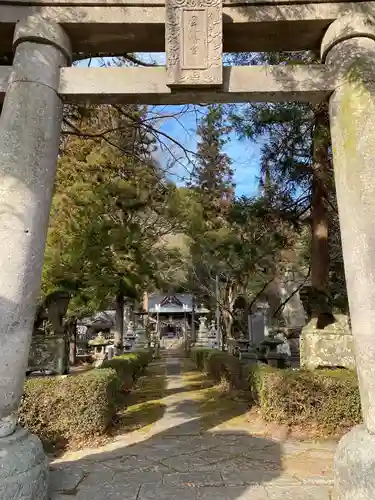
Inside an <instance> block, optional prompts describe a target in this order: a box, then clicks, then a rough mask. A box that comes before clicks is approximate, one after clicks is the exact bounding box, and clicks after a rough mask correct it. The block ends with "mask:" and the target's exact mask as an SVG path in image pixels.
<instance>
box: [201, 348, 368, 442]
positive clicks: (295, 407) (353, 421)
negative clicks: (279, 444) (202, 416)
mask: <svg viewBox="0 0 375 500" xmlns="http://www.w3.org/2000/svg"><path fill="white" fill-rule="evenodd" d="M191 358H192V359H193V361H194V362H195V363H196V365H197V368H198V369H199V370H202V371H205V372H206V373H207V375H208V376H209V377H210V378H212V379H213V380H215V381H216V382H218V381H220V380H221V378H222V377H225V378H226V379H227V380H228V381H230V382H231V383H232V385H234V386H235V387H242V388H244V389H248V390H249V393H250V394H251V397H252V399H253V401H255V402H256V403H257V405H258V406H259V408H260V411H261V414H262V417H263V418H264V420H266V421H268V422H271V421H272V422H278V423H281V424H287V425H289V426H296V425H299V426H306V425H310V426H311V425H313V426H317V427H318V428H320V429H322V430H324V431H326V432H329V433H335V432H341V431H344V430H347V429H348V428H351V427H353V426H354V425H357V424H359V423H361V421H362V416H361V401H360V396H359V390H358V382H357V377H356V374H355V372H352V371H349V370H342V369H341V370H316V371H314V372H310V371H304V370H291V369H290V370H279V369H276V368H272V367H270V366H268V365H258V366H256V367H249V368H247V367H246V368H247V370H243V369H242V368H244V367H243V366H242V364H241V362H240V360H239V359H238V358H237V357H235V356H232V355H230V354H228V353H224V352H219V351H216V350H214V349H198V348H197V349H192V351H191ZM241 367H242V368H241ZM246 371H247V373H248V374H249V375H248V379H247V380H246V377H243V376H241V373H244V372H246ZM244 378H245V380H244Z"/></svg>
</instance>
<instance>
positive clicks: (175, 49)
mask: <svg viewBox="0 0 375 500" xmlns="http://www.w3.org/2000/svg"><path fill="white" fill-rule="evenodd" d="M166 17H167V18H166V27H165V30H166V36H165V41H166V48H165V50H166V54H167V76H168V85H169V86H170V87H174V86H176V87H184V86H185V87H202V86H210V87H218V86H220V85H221V84H222V81H223V80H222V52H223V49H222V3H221V0H167V3H166Z"/></svg>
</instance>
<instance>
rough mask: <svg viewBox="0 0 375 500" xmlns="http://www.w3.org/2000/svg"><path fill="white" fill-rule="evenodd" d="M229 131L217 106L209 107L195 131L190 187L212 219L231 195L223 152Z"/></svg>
mask: <svg viewBox="0 0 375 500" xmlns="http://www.w3.org/2000/svg"><path fill="white" fill-rule="evenodd" d="M229 131H230V129H229V127H228V125H227V124H226V123H225V116H224V112H223V107H222V106H220V105H211V106H209V107H208V109H207V113H206V114H205V116H204V117H203V118H202V119H201V121H200V123H199V124H198V128H197V135H198V145H197V162H196V165H195V167H194V169H193V172H192V182H191V185H192V186H194V187H195V188H196V189H197V191H198V192H199V195H200V197H201V202H202V205H203V207H204V208H205V210H208V212H209V215H210V216H213V217H214V218H215V216H216V215H220V214H223V213H224V212H225V210H226V209H227V208H228V206H229V205H230V203H231V200H232V198H233V193H234V183H233V169H232V160H231V158H230V157H229V156H228V155H227V154H226V153H225V151H224V146H225V144H226V143H227V142H228V133H229Z"/></svg>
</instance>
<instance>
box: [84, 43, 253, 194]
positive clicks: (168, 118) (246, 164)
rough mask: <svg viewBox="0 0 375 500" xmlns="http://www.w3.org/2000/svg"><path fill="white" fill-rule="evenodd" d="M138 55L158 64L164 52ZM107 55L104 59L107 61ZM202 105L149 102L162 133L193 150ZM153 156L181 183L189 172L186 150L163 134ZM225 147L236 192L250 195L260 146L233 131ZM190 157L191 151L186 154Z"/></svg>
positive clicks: (98, 63) (92, 61)
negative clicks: (163, 104)
mask: <svg viewBox="0 0 375 500" xmlns="http://www.w3.org/2000/svg"><path fill="white" fill-rule="evenodd" d="M137 57H139V59H142V60H143V61H145V62H149V63H154V64H158V65H164V64H165V54H164V53H160V54H152V55H151V54H137ZM110 60H111V59H110V58H108V60H106V62H107V63H110ZM87 62H88V61H81V62H79V63H78V65H85V66H86V65H87ZM102 64H103V60H102V59H98V60H91V61H90V65H91V66H99V65H102ZM204 112H205V108H204V107H196V106H153V107H152V108H151V113H152V114H155V115H159V116H161V117H162V118H161V119H158V120H155V122H154V125H155V126H157V127H158V128H159V130H161V131H162V132H164V133H165V134H166V135H168V136H170V137H171V138H173V139H174V141H176V142H177V143H179V144H182V145H183V146H184V148H186V149H187V150H189V151H193V152H194V151H195V150H196V146H197V134H196V130H197V120H198V119H199V116H201V114H202V113H204ZM162 142H163V144H160V146H159V151H158V152H157V158H158V160H159V162H160V163H161V164H162V165H166V164H168V165H169V164H170V172H171V176H172V177H173V178H174V180H175V181H176V182H177V183H178V184H183V183H184V181H185V180H186V179H187V178H188V176H189V170H190V169H191V164H190V165H189V159H188V158H187V157H186V156H189V155H186V153H185V152H184V151H183V150H182V148H180V147H179V146H178V145H177V144H176V143H174V142H173V141H171V140H169V139H168V138H167V137H163V138H162ZM225 151H226V153H227V154H228V155H229V157H230V158H231V159H232V162H233V170H234V182H235V184H236V192H237V194H238V195H239V196H241V195H247V196H252V195H254V194H256V193H257V190H258V175H259V153H260V146H259V145H258V144H254V143H252V142H250V141H246V140H239V139H238V137H236V135H235V134H234V133H232V134H231V135H230V136H229V141H228V143H227V144H226V146H225ZM190 157H192V155H190Z"/></svg>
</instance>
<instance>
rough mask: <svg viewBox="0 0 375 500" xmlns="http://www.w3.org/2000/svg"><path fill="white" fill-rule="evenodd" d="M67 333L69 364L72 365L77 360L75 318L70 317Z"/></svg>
mask: <svg viewBox="0 0 375 500" xmlns="http://www.w3.org/2000/svg"><path fill="white" fill-rule="evenodd" d="M68 335H69V364H70V366H74V365H75V364H76V362H77V319H76V318H72V319H71V320H70V322H69V326H68Z"/></svg>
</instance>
